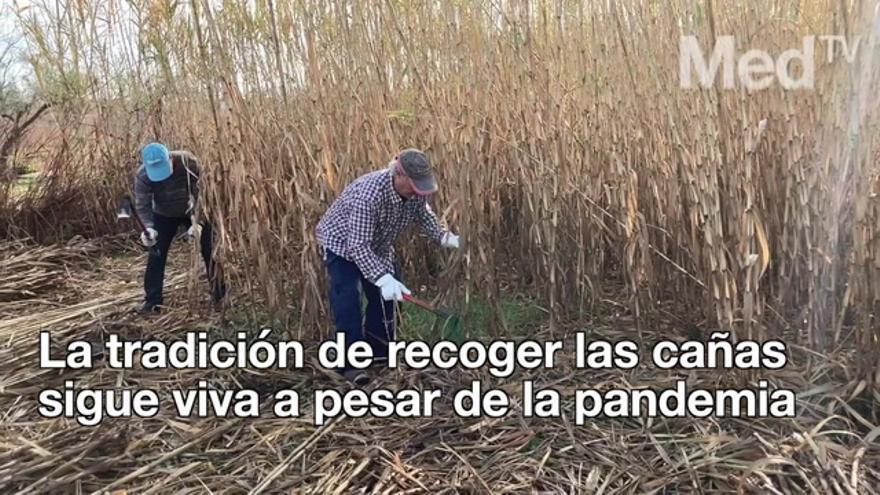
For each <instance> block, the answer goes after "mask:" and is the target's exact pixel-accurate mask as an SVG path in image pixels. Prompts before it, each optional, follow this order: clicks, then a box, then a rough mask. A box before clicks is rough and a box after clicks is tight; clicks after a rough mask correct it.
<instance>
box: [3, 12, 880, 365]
mask: <svg viewBox="0 0 880 495" xmlns="http://www.w3.org/2000/svg"><path fill="white" fill-rule="evenodd" d="M31 3H32V4H34V5H31V6H30V7H28V8H27V9H26V10H23V11H21V12H20V13H19V18H20V22H21V23H22V25H23V26H24V27H25V28H26V30H27V33H28V41H29V43H30V51H31V55H32V61H33V63H34V64H35V70H36V73H37V76H38V80H39V81H40V83H41V84H42V85H43V86H44V88H46V90H47V91H50V90H51V91H55V92H60V93H61V94H62V95H63V96H64V98H65V101H66V102H67V105H66V106H65V107H63V110H62V111H56V116H57V118H59V119H62V118H64V119H68V121H70V122H78V123H79V124H78V125H71V124H67V125H66V126H64V127H63V129H64V131H65V135H66V136H67V137H66V139H67V140H68V142H69V143H71V144H70V145H69V146H71V147H73V149H75V150H76V153H72V154H69V155H67V157H68V159H69V160H68V165H67V170H68V171H69V172H68V173H69V174H70V176H78V175H77V174H81V173H84V172H83V171H84V170H94V169H97V170H99V171H101V173H105V174H108V177H109V178H112V180H108V184H112V187H108V188H106V189H105V191H107V192H104V193H97V194H96V195H93V196H91V198H95V199H90V201H94V204H93V205H92V206H94V207H97V206H99V205H100V206H101V207H107V205H108V204H112V198H111V197H110V195H111V193H112V194H116V193H117V192H118V190H119V189H120V187H121V186H120V184H121V182H120V181H122V180H123V177H125V176H126V175H125V173H128V172H130V171H131V168H130V167H131V166H132V163H133V162H132V158H133V154H134V153H135V152H136V148H137V146H138V145H139V144H142V143H144V142H146V141H147V140H152V139H159V140H162V141H165V142H168V143H169V144H171V145H172V146H174V147H187V148H190V149H192V150H193V151H194V152H196V153H197V154H198V155H199V156H200V157H201V159H202V160H203V162H204V163H205V166H206V174H207V183H208V186H207V187H206V189H205V190H206V207H207V211H208V212H209V214H210V216H211V217H212V218H213V220H214V221H215V222H216V224H217V226H218V228H217V231H218V233H219V236H220V239H221V240H220V243H219V247H220V249H221V251H222V252H221V254H220V257H221V258H222V259H223V260H224V261H226V262H227V263H228V264H230V265H231V266H233V267H234V269H233V274H234V275H235V276H236V277H237V280H238V282H239V286H240V287H243V288H244V292H245V293H247V294H251V295H254V296H255V297H257V296H259V297H260V298H261V299H262V300H263V301H265V302H266V303H267V304H268V305H269V306H271V307H273V308H285V309H288V310H292V311H294V312H295V314H297V315H298V316H299V318H298V320H297V321H299V322H300V327H299V329H298V332H300V334H301V335H302V334H303V333H305V334H308V335H317V334H318V333H323V331H324V329H325V328H326V326H327V324H328V323H327V321H329V320H327V319H326V318H325V317H324V316H323V315H324V314H325V312H326V310H327V308H326V306H325V301H324V298H323V291H324V288H323V272H322V268H321V266H320V259H319V257H318V252H317V246H316V244H315V239H314V234H313V233H314V227H315V225H316V223H317V221H318V219H319V218H320V216H321V214H322V213H323V211H324V209H325V208H326V207H327V206H328V205H329V203H330V202H331V201H332V200H333V199H334V198H335V196H336V195H337V194H338V193H339V192H340V191H341V190H342V188H343V187H344V186H345V185H346V183H347V182H348V181H350V180H351V179H353V178H354V177H356V176H357V175H359V174H361V173H364V172H367V171H369V170H373V169H376V168H379V167H382V166H384V165H385V164H386V162H387V161H388V160H389V158H390V157H391V155H392V154H393V153H394V152H395V150H397V149H399V148H402V147H407V146H416V147H420V148H424V149H426V150H427V151H428V153H429V154H430V156H431V158H432V159H433V161H434V163H435V164H436V166H437V168H438V174H439V177H440V184H441V190H440V192H439V194H438V195H437V197H436V200H435V205H436V209H437V210H438V211H439V212H440V213H441V215H442V217H443V219H444V220H445V221H446V222H448V223H449V224H450V225H451V226H452V227H453V228H454V229H455V230H457V231H459V232H461V233H462V235H463V236H464V238H465V239H467V241H468V247H467V250H466V251H465V252H464V253H463V254H462V255H460V256H455V255H447V254H445V253H443V254H436V253H435V252H434V251H433V250H431V249H430V247H429V246H428V245H427V244H426V243H425V242H424V241H418V240H417V241H412V240H410V239H409V238H407V239H406V240H404V241H403V242H402V244H401V246H400V249H399V252H400V253H401V254H402V255H403V257H404V259H405V261H406V266H407V268H408V270H407V274H408V279H409V280H410V281H411V284H412V285H413V286H416V287H418V286H419V285H420V284H421V283H425V284H429V285H431V286H432V287H433V286H436V287H439V288H440V290H441V291H443V292H444V293H446V294H447V295H448V296H450V297H457V298H461V299H463V300H468V299H469V298H471V297H473V296H475V295H480V296H486V297H488V298H489V299H490V300H491V301H493V302H497V301H498V300H499V299H500V298H501V297H502V296H503V294H504V293H505V292H507V291H512V290H517V291H529V292H531V293H532V294H533V295H535V296H537V297H539V298H541V299H542V300H543V301H545V303H546V307H547V308H548V309H549V310H550V312H551V314H552V315H553V316H554V325H555V324H556V323H557V320H558V318H561V317H563V316H566V315H570V314H571V313H582V312H589V311H590V310H591V309H592V308H593V304H594V303H595V302H597V301H599V300H601V299H602V298H603V297H605V296H604V295H603V289H604V288H605V287H607V286H608V282H610V281H622V282H623V283H624V284H625V286H626V288H627V290H628V294H629V300H628V301H627V304H629V305H630V307H631V308H632V310H633V311H634V312H635V314H636V315H638V316H639V321H640V322H641V323H642V324H649V323H650V316H651V314H652V311H653V310H654V309H655V307H656V304H657V302H658V301H673V302H675V303H676V304H677V306H678V310H679V311H682V312H693V311H696V312H698V313H702V315H701V316H702V317H704V318H705V319H706V320H707V322H708V325H709V326H718V327H721V328H725V329H734V330H736V331H738V332H739V334H740V335H741V336H752V337H766V336H768V335H778V334H780V333H781V332H783V331H784V330H789V329H794V330H797V331H798V339H799V340H800V341H802V342H805V343H808V344H811V345H816V346H819V347H823V348H824V347H825V346H827V344H828V343H830V342H839V341H840V340H842V339H843V336H844V332H842V329H843V328H848V327H854V328H856V329H857V332H856V333H855V334H854V335H855V338H857V339H859V343H860V345H862V346H868V347H871V348H873V349H878V348H880V345H878V344H877V331H876V328H877V322H876V319H875V318H876V317H875V315H876V314H877V311H878V309H880V308H878V307H877V300H878V298H880V286H878V284H877V280H880V264H878V261H877V260H878V257H877V250H878V246H880V245H878V242H880V237H878V219H880V217H878V199H877V194H876V193H877V188H878V186H880V181H878V170H880V167H878V165H877V161H876V159H875V158H873V157H875V156H876V151H877V143H876V140H875V137H876V134H877V133H876V129H877V127H876V124H877V115H876V112H877V108H876V97H875V96H872V95H876V94H877V89H878V88H877V85H878V75H877V70H876V58H877V55H876V50H875V49H874V48H873V47H872V46H869V45H868V43H867V40H866V42H865V43H864V44H863V45H862V49H861V50H860V52H859V63H857V64H848V63H847V62H846V61H844V60H843V58H842V57H838V59H837V60H836V61H834V62H832V63H828V62H827V61H825V60H824V56H823V55H824V51H822V50H818V49H817V54H816V64H817V66H816V88H815V90H812V91H788V90H783V89H781V88H780V87H779V86H778V85H775V86H772V87H771V88H769V89H766V90H763V91H755V92H750V91H747V90H745V89H738V90H726V89H723V88H721V87H720V85H718V84H716V85H715V87H714V88H711V89H699V90H684V89H682V88H681V87H680V81H679V73H678V67H679V40H680V38H681V36H683V35H690V34H693V35H696V36H697V37H698V39H699V40H700V44H701V45H702V46H703V47H704V49H705V50H706V52H707V53H708V52H709V51H710V50H711V48H712V46H713V42H714V40H715V39H717V37H719V36H722V35H725V34H730V35H734V36H736V39H737V40H738V50H739V53H742V52H743V51H745V50H746V49H748V48H752V47H757V48H763V49H766V50H768V51H770V52H772V53H776V54H778V53H780V52H782V51H783V50H785V49H788V48H800V47H801V46H802V45H801V42H802V38H803V36H805V35H810V34H842V35H846V36H849V37H851V38H852V37H854V36H857V35H862V36H864V37H867V33H868V32H869V31H868V29H869V27H870V23H871V20H872V19H873V16H874V15H875V13H874V12H873V11H872V10H871V9H872V6H871V2H855V3H854V4H852V5H851V4H850V3H843V2H838V1H834V0H812V1H807V2H798V3H792V2H788V1H775V0H771V1H766V0H760V1H759V0H742V1H738V2H718V1H712V0H708V1H705V2H691V1H674V2H654V1H647V0H641V1H640V0H633V1H627V2H579V1H563V0H559V1H545V2H434V3H428V4H421V3H410V2H399V1H393V0H387V1H382V2H342V1H312V0H299V1H294V2H279V1H272V0H255V1H252V2H213V1H205V0H191V1H187V2H171V1H156V2H146V1H120V0H109V1H100V2H99V1H87V0H84V1H80V2H74V3H71V4H69V5H66V6H65V7H63V8H62V7H59V6H58V5H57V4H56V3H55V2H50V1H42V2H41V1H40V0H37V1H34V2H31ZM817 48H823V45H817ZM872 61H873V62H874V63H875V65H873V66H872V65H871V64H870V63H869V62H872ZM866 67H867V69H865V68H866ZM123 172H125V173H123ZM438 257H440V258H441V259H439V260H438ZM426 259H428V260H433V261H432V262H431V263H432V264H434V265H436V264H438V263H439V264H440V265H441V266H444V267H446V268H447V271H446V272H444V273H443V276H441V277H432V276H430V275H429V274H428V272H427V270H426V269H425V267H426V264H427V263H426V261H425V260H426ZM514 286H515V289H513V288H511V287H514ZM874 355H875V356H876V354H874ZM866 359H867V362H866V363H865V368H864V369H866V370H872V369H876V362H875V361H876V357H875V358H866ZM871 359H873V361H871Z"/></svg>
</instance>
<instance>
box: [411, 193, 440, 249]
mask: <svg viewBox="0 0 880 495" xmlns="http://www.w3.org/2000/svg"><path fill="white" fill-rule="evenodd" d="M417 218H418V220H419V225H420V226H421V228H422V232H424V233H425V235H427V236H428V237H430V238H431V239H433V240H434V241H436V242H442V240H443V235H444V234H446V230H445V229H443V226H441V225H440V220H438V219H437V214H436V213H434V210H432V209H431V205H430V204H428V202H427V201H425V207H424V208H419V210H418V215H417Z"/></svg>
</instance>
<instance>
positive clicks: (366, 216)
mask: <svg viewBox="0 0 880 495" xmlns="http://www.w3.org/2000/svg"><path fill="white" fill-rule="evenodd" d="M375 220H376V216H375V211H374V210H373V207H372V206H371V205H370V204H369V203H367V202H366V201H362V200H356V201H355V202H354V205H353V207H352V209H351V213H350V215H349V217H348V239H347V240H346V251H347V252H348V255H349V256H350V257H351V258H352V259H351V261H353V262H354V264H356V265H357V266H358V268H360V270H361V273H362V274H363V275H364V278H366V279H367V280H369V281H370V282H372V283H374V284H375V283H376V281H377V280H379V277H381V276H382V275H384V274H385V273H387V272H388V270H386V268H385V264H384V263H383V260H382V258H380V257H379V256H377V255H376V253H374V252H373V248H372V247H371V246H370V241H372V239H373V224H374V223H375Z"/></svg>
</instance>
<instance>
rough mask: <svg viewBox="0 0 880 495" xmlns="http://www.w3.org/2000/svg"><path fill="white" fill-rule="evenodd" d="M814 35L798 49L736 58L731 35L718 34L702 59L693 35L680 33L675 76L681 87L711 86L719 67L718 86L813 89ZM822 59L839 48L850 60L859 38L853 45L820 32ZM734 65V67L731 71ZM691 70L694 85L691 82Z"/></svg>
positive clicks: (757, 52) (830, 58)
mask: <svg viewBox="0 0 880 495" xmlns="http://www.w3.org/2000/svg"><path fill="white" fill-rule="evenodd" d="M816 38H817V37H816V36H805V37H804V38H803V44H802V46H801V48H800V49H796V48H793V49H790V50H786V51H784V52H782V53H781V54H779V56H778V57H776V58H775V59H774V58H773V56H772V55H771V54H770V53H768V52H767V51H765V50H758V49H751V50H749V51H747V52H745V53H743V54H742V55H741V56H740V57H739V58H738V59H737V58H736V46H735V45H736V43H735V40H734V37H733V36H721V37H719V38H718V39H717V40H716V41H715V47H714V48H713V49H712V55H711V57H709V60H708V62H707V61H706V56H705V53H704V52H703V50H702V48H701V47H700V44H699V42H698V41H697V37H696V36H682V37H681V40H680V41H679V45H678V76H679V84H680V86H681V87H682V88H683V89H694V88H695V87H703V88H711V87H713V85H714V83H715V80H716V78H717V76H718V69H719V68H721V69H722V77H721V86H722V88H724V89H738V88H740V87H743V88H745V89H748V90H750V91H759V90H762V89H767V88H769V87H770V86H772V85H773V84H774V83H776V82H778V83H779V84H780V85H781V86H782V87H783V88H785V89H792V90H798V89H813V83H814V79H815V72H816V66H815V51H816V50H815V49H816ZM818 39H819V41H820V42H823V43H824V44H825V53H826V59H827V60H828V62H829V63H831V62H833V61H834V59H835V58H836V57H837V54H838V52H842V53H843V56H844V58H846V60H847V62H849V63H852V62H853V61H854V60H855V58H856V53H857V51H858V49H859V41H860V40H859V39H856V42H855V44H854V45H853V46H850V44H849V43H848V42H847V40H846V38H845V37H844V36H839V35H821V36H819V37H818ZM734 68H735V69H736V71H735V72H734ZM694 73H696V76H697V78H696V79H697V81H696V82H697V85H695V84H694Z"/></svg>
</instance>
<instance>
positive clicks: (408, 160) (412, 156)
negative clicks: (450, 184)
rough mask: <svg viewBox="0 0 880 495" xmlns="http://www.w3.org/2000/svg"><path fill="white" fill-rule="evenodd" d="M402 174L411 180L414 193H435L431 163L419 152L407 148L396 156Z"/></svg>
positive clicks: (435, 184) (435, 182)
mask: <svg viewBox="0 0 880 495" xmlns="http://www.w3.org/2000/svg"><path fill="white" fill-rule="evenodd" d="M396 158H397V161H398V163H400V166H401V167H402V168H403V172H404V173H405V174H406V175H407V177H409V178H410V179H412V182H413V186H414V187H415V190H416V193H418V194H421V195H427V194H431V193H434V192H437V180H436V179H435V178H434V173H433V172H432V171H431V162H430V161H428V156H427V155H425V153H424V152H422V151H421V150H417V149H415V148H407V149H405V150H403V151H401V152H400V153H399V154H398V155H397V157H396Z"/></svg>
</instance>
